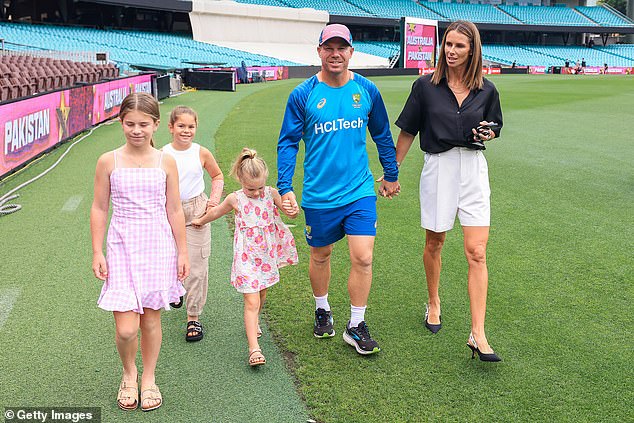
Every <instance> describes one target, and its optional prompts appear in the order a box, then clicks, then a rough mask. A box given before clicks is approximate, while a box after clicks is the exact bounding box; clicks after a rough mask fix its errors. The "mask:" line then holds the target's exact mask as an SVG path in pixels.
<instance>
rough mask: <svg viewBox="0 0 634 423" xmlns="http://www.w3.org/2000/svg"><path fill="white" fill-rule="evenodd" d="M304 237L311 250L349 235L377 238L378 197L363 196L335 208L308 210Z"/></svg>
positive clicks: (306, 210)
mask: <svg viewBox="0 0 634 423" xmlns="http://www.w3.org/2000/svg"><path fill="white" fill-rule="evenodd" d="M303 209H304V216H305V217H306V228H305V229H304V235H305V236H306V242H307V243H308V245H310V246H311V247H325V246H327V245H330V244H334V243H335V242H337V241H339V240H340V239H341V238H343V237H344V236H345V235H364V236H376V197H363V198H360V199H359V200H357V201H355V202H353V203H350V204H347V205H345V206H341V207H336V208H334V209H309V208H306V207H304V208H303Z"/></svg>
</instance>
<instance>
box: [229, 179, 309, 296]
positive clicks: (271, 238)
mask: <svg viewBox="0 0 634 423" xmlns="http://www.w3.org/2000/svg"><path fill="white" fill-rule="evenodd" d="M235 195H236V198H237V200H238V211H236V212H235V222H236V229H235V234H234V237H233V265H232V267H231V284H232V285H233V286H234V287H235V288H236V290H238V292H241V293H254V292H260V291H261V290H263V289H265V288H268V287H269V286H271V285H274V284H276V283H277V282H278V281H279V280H280V272H279V268H280V267H284V266H286V265H289V264H297V262H298V259H297V249H296V248H295V239H294V238H293V234H292V233H291V231H290V230H289V229H288V227H287V226H286V225H285V224H284V222H282V219H281V218H280V212H279V211H278V210H277V207H276V206H275V203H274V202H273V196H272V194H271V187H265V188H264V193H263V195H262V196H261V197H260V198H249V197H247V196H246V194H245V193H244V192H243V191H242V190H239V191H236V192H235Z"/></svg>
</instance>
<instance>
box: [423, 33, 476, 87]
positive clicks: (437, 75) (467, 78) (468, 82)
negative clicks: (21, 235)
mask: <svg viewBox="0 0 634 423" xmlns="http://www.w3.org/2000/svg"><path fill="white" fill-rule="evenodd" d="M451 31H456V32H458V33H460V34H462V35H464V36H466V37H467V38H468V39H469V44H470V46H471V51H470V52H469V54H470V55H469V61H468V62H467V69H466V71H465V73H464V75H463V76H462V78H463V79H462V82H463V83H464V84H465V86H466V87H467V88H469V90H475V89H481V88H482V85H484V77H483V76H482V41H481V40H480V32H478V28H477V27H476V26H475V25H474V24H473V23H471V22H469V21H455V22H452V23H451V24H450V25H449V26H448V27H447V30H446V31H445V34H444V35H443V36H442V42H441V43H440V54H439V55H438V64H437V65H436V70H435V71H434V74H433V75H432V78H431V82H432V83H433V84H434V85H438V84H439V83H440V81H441V80H442V79H443V78H444V77H446V76H447V56H445V42H446V40H447V34H449V32H451Z"/></svg>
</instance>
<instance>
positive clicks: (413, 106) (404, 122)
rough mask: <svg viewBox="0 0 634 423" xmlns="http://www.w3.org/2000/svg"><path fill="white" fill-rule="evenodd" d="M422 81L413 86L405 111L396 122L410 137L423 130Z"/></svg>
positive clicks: (415, 82)
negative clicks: (419, 94) (420, 91)
mask: <svg viewBox="0 0 634 423" xmlns="http://www.w3.org/2000/svg"><path fill="white" fill-rule="evenodd" d="M419 84H420V79H417V80H416V81H414V83H413V84H412V90H411V91H410V93H409V97H407V101H406V102H405V105H404V106H403V110H402V111H401V114H400V115H399V117H398V119H397V120H396V122H395V123H396V126H398V127H399V128H401V129H402V130H403V131H405V132H407V133H408V134H410V135H413V136H416V135H418V132H419V131H420V129H421V126H422V125H421V116H422V115H423V113H422V104H421V102H420V100H419V99H418V91H419V90H420V87H419Z"/></svg>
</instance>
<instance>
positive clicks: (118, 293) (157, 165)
mask: <svg viewBox="0 0 634 423" xmlns="http://www.w3.org/2000/svg"><path fill="white" fill-rule="evenodd" d="M119 119H120V121H121V126H122V127H123V135H124V136H125V144H124V145H123V147H119V148H117V149H116V150H114V151H110V152H108V153H105V154H103V155H102V156H101V157H99V160H98V162H97V169H96V171H95V194H94V200H93V203H92V209H91V211H90V233H91V235H92V251H93V253H92V257H93V258H92V270H93V272H94V274H95V276H96V277H97V278H99V279H101V280H103V281H104V284H103V288H102V290H101V295H100V296H99V300H98V302H97V304H98V305H99V307H100V308H102V309H104V310H108V311H112V312H113V314H114V322H115V342H116V345H117V351H118V352H119V357H120V358H121V362H122V363H123V376H122V380H121V384H120V385H119V393H118V395H117V404H118V406H119V407H120V408H121V409H123V410H134V409H136V408H137V407H138V405H139V386H138V381H139V375H138V371H137V366H136V354H137V349H138V343H139V342H138V339H137V336H138V332H139V329H140V330H141V358H142V362H143V375H142V376H141V401H140V404H141V409H142V410H143V411H149V410H154V409H156V408H159V407H160V406H161V404H162V403H163V397H162V396H161V392H160V391H159V388H158V386H156V381H155V377H154V372H155V369H156V363H157V361H158V357H159V351H160V350H161V339H162V330H161V311H160V310H161V309H162V308H164V309H165V310H169V309H170V302H176V301H178V299H179V297H180V296H181V295H183V294H185V289H184V288H183V285H182V283H181V281H182V280H184V279H185V278H186V277H187V276H188V275H189V259H188V257H187V241H186V239H185V219H184V217H183V209H182V207H181V202H180V198H179V194H178V169H177V167H176V162H175V161H174V159H173V158H172V157H171V156H169V155H168V154H164V153H163V152H162V151H159V150H156V149H155V148H154V143H153V141H152V136H153V134H154V132H155V131H156V129H157V128H158V125H159V119H160V112H159V104H158V102H157V101H156V99H154V97H152V96H151V95H150V94H147V93H133V94H130V95H128V96H127V97H126V98H125V99H124V100H123V102H122V103H121V111H120V113H119ZM111 200H112V217H111V219H110V228H109V229H108V239H107V241H106V251H107V254H106V256H105V257H104V254H103V240H104V237H105V234H106V223H107V221H108V209H109V203H110V201H111Z"/></svg>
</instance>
